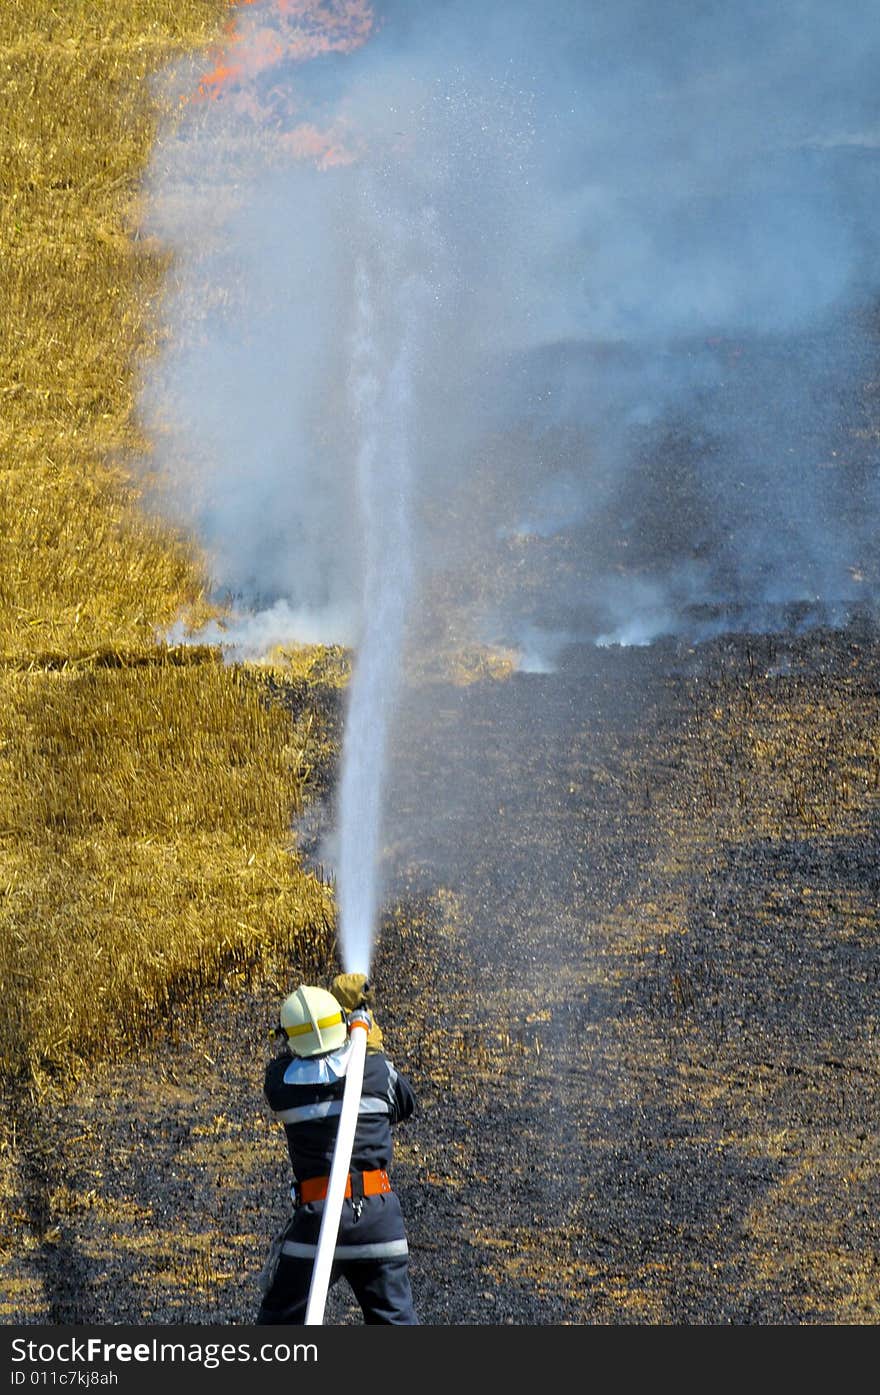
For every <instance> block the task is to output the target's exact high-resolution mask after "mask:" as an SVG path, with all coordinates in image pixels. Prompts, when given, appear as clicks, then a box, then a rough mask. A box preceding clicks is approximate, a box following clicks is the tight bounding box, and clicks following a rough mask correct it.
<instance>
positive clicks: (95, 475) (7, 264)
mask: <svg viewBox="0 0 880 1395" xmlns="http://www.w3.org/2000/svg"><path fill="white" fill-rule="evenodd" d="M226 13H227V4H226V0H137V2H135V0H92V3H86V0H54V3H51V4H50V3H47V2H46V0H5V3H4V5H3V6H2V9H0V123H2V140H0V287H2V305H3V315H2V317H0V978H2V982H3V985H4V1002H3V1012H2V1014H0V1067H2V1071H3V1072H4V1073H6V1074H10V1073H14V1074H20V1073H22V1072H24V1073H27V1072H30V1073H31V1074H33V1073H34V1072H35V1071H36V1072H39V1071H40V1070H44V1069H46V1068H48V1067H50V1066H51V1064H52V1063H53V1062H61V1061H66V1062H67V1063H68V1064H71V1063H73V1062H74V1061H75V1060H76V1059H77V1058H79V1059H80V1060H88V1059H89V1058H90V1057H93V1056H94V1055H95V1054H96V1053H105V1052H107V1051H109V1050H112V1049H114V1048H115V1047H117V1046H118V1043H119V1042H120V1041H127V1042H132V1041H136V1040H140V1039H142V1037H143V1035H144V1033H145V1032H148V1031H149V1030H151V1029H152V1028H153V1027H154V1026H155V1024H156V1023H157V1022H158V1021H161V1020H162V1018H163V1014H166V1013H167V1012H168V1010H169V1008H170V1007H171V1006H172V1005H173V1004H174V1003H175V1002H177V1001H179V1000H180V999H181V998H182V996H184V995H186V996H187V998H188V999H189V1000H193V999H197V998H198V996H199V994H200V993H201V992H202V991H203V990H204V989H205V988H206V987H208V986H210V985H213V984H214V983H216V981H217V979H218V976H222V975H224V974H226V973H228V972H229V971H230V970H235V969H236V968H238V969H241V970H249V969H250V968H251V967H252V966H253V965H254V964H255V963H257V962H258V961H259V960H260V959H261V958H262V957H264V956H265V955H266V954H267V953H271V952H272V951H273V950H277V949H281V950H283V951H284V952H285V953H289V951H290V949H291V946H293V945H295V944H296V942H297V939H298V937H300V938H303V939H307V940H308V941H309V943H313V944H324V945H327V944H329V939H328V935H329V932H330V927H331V923H332V909H333V908H332V899H331V897H330V893H329V892H328V890H327V888H325V887H324V886H322V885H321V884H320V883H319V882H318V881H317V880H315V879H314V878H313V877H312V876H310V875H308V874H307V873H305V872H304V871H303V870H302V869H301V868H300V866H299V864H298V862H297V860H296V857H295V855H294V853H293V851H292V848H291V836H290V831H289V830H290V822H291V818H292V815H293V814H294V812H295V811H296V809H297V808H298V807H299V805H300V803H301V800H302V797H303V791H304V789H305V788H307V785H308V781H309V777H310V762H311V761H312V759H313V755H314V738H313V733H312V727H311V724H310V721H309V718H308V691H309V687H310V683H311V682H312V681H313V680H311V679H309V678H308V677H306V678H303V677H300V678H299V679H298V680H297V681H298V685H299V686H298V689H297V692H298V693H299V696H300V701H299V702H298V706H297V710H299V711H300V712H301V714H302V715H301V717H300V718H299V720H298V722H294V720H293V718H292V716H291V714H290V712H289V711H286V710H285V709H284V708H283V707H282V705H281V704H279V702H278V701H277V689H278V684H277V683H276V685H275V686H274V688H273V690H272V691H270V688H269V685H268V684H267V683H266V682H265V680H264V678H263V677H262V676H261V673H260V671H258V670H249V669H246V668H241V667H236V666H231V665H225V664H223V663H222V662H221V661H220V658H219V656H218V655H217V654H216V653H215V652H213V651H211V650H192V651H175V650H171V649H168V648H166V647H165V646H164V645H163V644H162V643H161V641H160V640H158V639H157V635H159V636H161V634H162V631H163V627H165V626H167V625H168V624H169V623H170V622H171V621H172V620H173V619H174V618H175V617H176V616H178V615H179V614H181V613H184V612H185V613H188V614H189V615H190V616H193V617H195V616H198V614H199V613H200V610H201V611H204V610H205V609H206V606H205V601H204V596H205V591H206V587H207V579H206V575H205V569H204V564H203V561H202V559H201V558H200V556H199V554H198V551H197V549H196V548H195V547H194V546H193V544H192V542H191V540H189V539H187V538H186V537H183V536H179V535H177V534H176V533H175V532H174V531H173V530H172V529H171V528H170V527H168V526H167V525H165V524H163V523H162V522H160V521H158V520H156V519H155V518H153V517H151V516H149V514H148V513H147V511H146V510H145V508H144V507H143V504H142V490H143V483H144V482H143V478H142V475H141V473H140V471H141V468H142V467H141V465H140V464H139V462H140V461H142V460H143V459H144V458H145V457H146V456H147V455H148V444H149V443H148V442H146V441H145V440H144V439H143V436H142V432H141V431H140V429H139V426H138V422H137V414H136V392H137V372H138V364H139V363H140V362H141V361H142V359H143V356H144V355H149V354H150V353H152V352H155V348H156V335H157V330H156V323H155V308H156V305H157V303H158V298H159V296H160V295H161V291H162V285H163V277H164V276H165V274H166V272H167V270H168V267H167V263H166V258H165V255H164V253H163V252H162V249H157V248H155V247H154V246H148V245H146V244H144V243H142V242H141V241H140V240H139V239H138V237H137V222H138V219H137V210H138V198H139V190H140V182H141V179H142V176H143V173H144V170H145V167H146V164H147V161H148V159H149V154H150V150H151V145H152V142H153V139H154V136H155V128H156V122H157V119H158V115H159V113H158V111H157V108H156V105H155V103H156V98H155V97H154V95H153V92H154V89H153V87H152V86H151V84H150V76H151V74H153V73H155V72H157V71H158V70H159V69H161V68H162V67H163V66H164V65H165V64H166V63H168V62H169V61H171V60H172V59H174V58H175V57H177V56H179V55H180V54H181V53H183V52H184V51H186V50H190V49H193V48H195V47H197V46H206V45H208V44H209V43H210V41H211V39H212V38H216V36H217V35H218V34H219V33H220V31H221V28H222V24H223V20H224V18H225V16H226ZM289 681H290V682H293V680H292V679H291V680H289ZM283 683H284V680H283V679H282V680H281V685H282V687H283ZM303 695H305V696H303Z"/></svg>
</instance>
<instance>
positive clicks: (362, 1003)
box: [330, 974, 383, 1051]
mask: <svg viewBox="0 0 880 1395" xmlns="http://www.w3.org/2000/svg"><path fill="white" fill-rule="evenodd" d="M330 992H331V993H332V994H333V996H334V998H335V999H336V1001H337V1002H338V1003H340V1004H341V1006H342V1007H344V1008H345V1010H346V1012H355V1011H356V1010H357V1008H359V1007H368V1005H369V1003H370V1002H371V1000H372V997H373V993H372V989H371V987H370V984H369V983H368V982H367V976H366V974H337V975H336V977H335V979H334V980H333V982H332V984H331V985H330ZM369 1013H370V1021H371V1022H372V1024H373V1025H372V1026H371V1028H370V1030H369V1032H368V1033H367V1050H368V1051H381V1050H382V1047H383V1041H382V1028H381V1027H380V1026H379V1024H378V1022H377V1021H376V1018H375V1015H374V1013H373V1010H372V1008H369Z"/></svg>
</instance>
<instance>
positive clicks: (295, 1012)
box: [280, 984, 348, 1056]
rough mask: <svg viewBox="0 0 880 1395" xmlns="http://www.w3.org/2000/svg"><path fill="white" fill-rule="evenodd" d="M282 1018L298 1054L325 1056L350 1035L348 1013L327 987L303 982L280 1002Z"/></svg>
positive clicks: (285, 1031) (289, 1040) (291, 1043)
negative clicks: (313, 985) (314, 986)
mask: <svg viewBox="0 0 880 1395" xmlns="http://www.w3.org/2000/svg"><path fill="white" fill-rule="evenodd" d="M280 1020H281V1030H282V1031H283V1032H284V1034H285V1036H286V1037H287V1044H288V1046H289V1047H290V1049H291V1051H292V1052H293V1054H294V1055H295V1056H322V1055H324V1054H325V1052H327V1051H336V1050H337V1049H338V1047H340V1046H342V1045H343V1044H344V1043H345V1041H346V1040H347V1038H348V1022H347V1020H346V1016H345V1013H344V1012H343V1010H342V1008H341V1007H340V1005H339V1003H338V1002H337V1001H336V999H335V998H334V997H333V994H332V993H328V992H327V990H326V989H325V988H310V987H308V986H307V985H306V984H301V985H300V987H299V988H297V990H296V992H294V993H291V994H290V995H289V996H288V997H286V998H285V999H284V1002H283V1003H282V1004H281V1013H280Z"/></svg>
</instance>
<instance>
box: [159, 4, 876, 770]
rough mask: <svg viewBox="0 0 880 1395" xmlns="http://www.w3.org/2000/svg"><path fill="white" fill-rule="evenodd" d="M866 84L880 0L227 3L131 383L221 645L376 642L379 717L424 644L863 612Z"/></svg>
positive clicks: (872, 569)
mask: <svg viewBox="0 0 880 1395" xmlns="http://www.w3.org/2000/svg"><path fill="white" fill-rule="evenodd" d="M878 71H880V12H878V10H877V7H876V5H875V4H874V3H873V0H843V3H841V4H839V5H834V6H831V5H828V4H827V3H824V0H821V2H820V0H778V3H776V4H773V5H767V4H766V3H764V0H742V3H740V4H737V5H731V4H730V3H721V0H700V3H694V0H668V3H665V4H663V5H657V4H655V3H652V0H618V3H615V4H608V3H604V0H595V3H591V0H546V3H543V4H541V5H535V4H532V3H530V0H486V3H482V4H478V5H475V4H473V3H470V0H468V3H465V0H430V3H421V2H420V0H375V3H373V4H372V5H368V4H366V2H365V0H335V2H334V0H262V3H260V0H257V3H254V4H251V5H247V6H241V7H238V8H237V9H235V10H234V11H233V12H232V23H231V28H230V34H229V36H228V41H227V43H226V45H225V47H224V48H223V50H222V51H221V52H219V53H218V54H217V55H216V64H215V66H214V67H213V69H212V68H211V67H210V64H209V65H207V66H206V65H204V64H203V65H202V66H201V67H198V66H195V67H193V66H189V67H187V68H186V69H183V70H180V69H178V70H176V71H175V72H174V73H173V74H171V75H170V76H169V78H168V82H169V84H170V86H171V89H172V91H173V92H174V93H175V94H176V95H177V96H178V97H179V98H180V105H179V116H178V117H177V119H176V120H175V122H174V124H173V126H169V128H168V129H167V130H166V131H165V132H164V133H163V135H162V137H161V139H160V141H159V143H158V146H157V152H156V156H155V160H154V163H153V168H152V171H151V178H150V185H149V190H148V194H149V199H148V210H149V211H148V218H147V230H149V231H151V232H153V233H155V234H156V235H158V236H159V237H160V238H161V239H162V241H163V242H164V243H165V244H166V245H169V246H170V247H171V248H172V249H173V251H174V252H175V263H174V274H173V281H172V285H171V288H170V289H169V292H168V294H167V296H166V299H165V302H164V305H163V314H164V317H165V323H166V327H167V349H166V351H165V352H164V354H163V355H162V356H161V359H160V360H159V362H158V363H157V365H156V366H155V368H154V369H153V370H152V371H151V373H150V375H149V378H148V380H147V381H146V382H145V384H144V393H143V410H144V414H145V417H146V420H147V423H148V425H149V427H150V429H151V432H152V436H153V439H154V442H155V462H154V463H155V467H156V473H157V476H158V479H159V482H160V486H161V494H162V500H163V507H164V508H166V509H169V510H171V511H173V513H174V516H175V517H176V518H177V519H178V520H182V521H184V522H185V523H186V524H187V525H188V526H189V527H191V528H192V529H193V530H194V531H195V532H196V534H197V535H198V537H199V538H200V539H201V540H202V542H203V544H204V547H205V549H206V552H207V555H208V556H209V558H210V562H211V566H212V569H213V576H214V583H215V587H216V592H217V595H218V596H222V597H224V598H225V599H227V600H229V601H230V603H231V605H232V606H233V608H234V610H235V613H236V618H235V619H234V620H232V621H231V622H230V628H229V630H228V631H227V632H226V633H227V636H228V639H229V642H230V643H231V644H233V645H235V644H237V645H239V646H240V647H243V648H244V649H245V650H246V649H247V646H248V644H251V645H253V644H255V643H258V642H259V641H258V640H257V639H255V638H254V637H255V636H259V635H260V634H265V633H271V634H272V635H273V636H275V635H277V636H278V637H280V638H287V639H297V638H306V639H310V638H314V637H316V636H320V637H322V638H324V639H326V640H328V641H329V640H344V641H346V642H350V643H353V644H355V645H356V646H360V647H361V648H362V647H363V643H364V641H365V640H366V639H367V637H368V636H369V634H370V633H375V634H378V633H381V634H382V635H383V636H384V640H385V641H386V643H385V648H384V650H381V651H376V650H374V649H372V648H371V646H370V645H369V644H367V653H368V654H376V653H377V652H378V653H379V658H378V659H377V661H376V663H377V666H376V667H374V668H373V669H372V670H371V672H372V676H371V677H370V678H369V679H367V678H366V677H364V680H363V681H364V683H365V684H366V685H367V688H366V690H362V693H365V694H366V695H365V696H364V701H365V702H367V704H368V706H369V702H371V701H375V702H377V703H378V702H380V699H381V701H389V702H390V701H391V699H392V697H393V694H394V692H395V686H396V682H397V677H396V668H397V665H398V659H397V656H398V655H399V653H400V652H401V647H402V644H403V638H404V634H405V633H406V634H409V636H410V638H411V639H412V638H413V637H416V638H421V640H422V641H424V642H428V643H431V642H437V643H440V642H441V641H444V642H445V641H449V642H456V643H466V642H471V641H478V642H481V643H490V644H497V645H503V646H506V647H507V648H509V649H510V650H512V651H513V652H515V653H517V654H519V656H520V661H521V663H522V666H523V667H524V668H525V669H531V670H536V671H539V672H540V671H544V670H546V669H548V668H552V666H553V664H554V663H555V662H556V661H557V659H558V656H559V654H560V653H561V651H562V650H563V649H564V648H565V646H566V645H567V644H571V643H588V644H600V645H608V644H630V643H635V644H646V643H650V642H651V641H652V640H653V639H655V638H656V637H657V636H660V635H668V634H681V635H687V636H689V637H694V638H699V637H701V636H703V635H708V634H711V633H714V632H717V631H719V630H723V629H745V628H755V629H765V628H774V627H784V626H792V625H801V624H810V623H815V622H823V623H832V624H833V623H837V622H839V621H841V620H842V619H844V618H846V616H847V615H849V614H850V613H851V612H852V610H853V609H862V610H864V609H872V608H873V607H874V604H875V601H876V596H877V588H878V557H877V541H876V537H877V532H876V527H875V515H876V508H877V493H878V489H877V486H878V469H877V450H876V442H877V429H878V428H877V415H876V399H877V382H878V374H877V292H878V285H877V281H878V278H880V271H878V268H880V255H878V254H880V219H878V217H877V207H878V199H877V194H878V171H880V88H878V84H877V78H876V75H877V72H878ZM365 297H366V299H365ZM367 304H368V310H367V309H365V305H367ZM365 315H366V316H367V319H365ZM365 335H366V336H367V339H368V341H369V343H368V344H366V340H365ZM365 345H366V347H365ZM358 382H360V386H359V387H358ZM366 477H368V480H367V486H366V492H365V485H364V480H365V478H366ZM359 479H360V483H359ZM383 577H384V578H385V579H386V581H388V579H389V578H390V581H389V584H390V586H391V589H392V591H393V592H394V596H393V597H392V599H393V601H394V604H393V605H392V606H391V609H390V611H388V612H384V611H382V609H381V607H382V606H383V605H386V604H387V603H388V599H389V598H388V596H387V595H386V596H385V598H384V600H383V599H382V597H381V596H380V595H379V594H378V593H377V589H376V588H377V585H379V584H380V582H381V580H382V578H383ZM405 601H406V602H408V604H404V602H405ZM371 627H372V629H371ZM285 631H286V633H285ZM367 662H368V660H367V658H364V665H365V668H366V665H367ZM383 685H384V686H385V689H386V690H385V692H384V694H383ZM369 694H372V698H370V697H369ZM357 701H359V699H358V698H357V696H355V698H354V699H353V708H352V711H353V712H356V711H357V707H356V703H357ZM372 710H373V709H371V711H372ZM369 720H372V718H370V719H369ZM380 725H381V723H380ZM378 740H379V744H380V746H381V737H379V738H378Z"/></svg>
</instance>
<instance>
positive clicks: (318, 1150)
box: [265, 1043, 415, 1260]
mask: <svg viewBox="0 0 880 1395" xmlns="http://www.w3.org/2000/svg"><path fill="white" fill-rule="evenodd" d="M349 1051H350V1046H349V1044H348V1043H346V1044H345V1046H343V1047H341V1048H340V1049H339V1050H338V1051H334V1052H331V1053H330V1054H329V1055H327V1056H310V1057H299V1056H290V1055H288V1054H286V1053H285V1054H283V1055H281V1056H276V1058H275V1059H274V1060H273V1061H271V1062H270V1063H269V1065H268V1067H267V1069H266V1079H265V1094H266V1099H267V1101H268V1103H269V1107H270V1108H271V1110H272V1112H273V1113H274V1115H275V1118H276V1119H278V1120H279V1122H280V1123H282V1124H283V1125H284V1130H285V1133H286V1135H287V1148H288V1151H289V1153H290V1161H291V1165H292V1167H293V1175H294V1179H295V1181H296V1182H302V1181H305V1180H306V1179H307V1178H310V1177H329V1175H330V1168H331V1165H332V1162H333V1150H334V1147H335V1144H336V1134H337V1130H338V1128H339V1116H340V1113H341V1112H342V1095H343V1092H344V1089H345V1070H346V1066H347V1064H348V1057H349ZM414 1108H415V1096H414V1094H413V1091H412V1086H411V1085H410V1083H409V1081H408V1080H407V1079H406V1077H405V1076H403V1075H401V1074H400V1072H399V1071H397V1070H395V1068H394V1066H393V1065H392V1063H391V1061H390V1060H389V1059H388V1057H387V1056H386V1055H385V1054H384V1052H381V1051H368V1052H367V1054H366V1057H365V1059H364V1079H363V1087H362V1090H361V1099H360V1105H359V1107H358V1120H357V1127H356V1130H355V1136H354V1145H353V1147H352V1154H351V1163H350V1164H349V1169H350V1171H351V1172H353V1173H357V1172H372V1171H374V1170H376V1169H377V1168H384V1169H386V1170H387V1169H388V1168H389V1167H390V1164H391V1157H392V1140H391V1129H392V1126H393V1125H394V1124H396V1123H398V1122H399V1121H400V1120H402V1119H407V1118H409V1116H410V1115H411V1114H412V1113H413V1110H414ZM356 1191H357V1188H356V1187H354V1188H353V1193H356ZM323 1208H324V1203H323V1201H315V1202H309V1203H307V1204H306V1205H302V1206H297V1209H296V1212H295V1214H294V1218H293V1221H292V1223H291V1225H290V1226H289V1227H288V1229H287V1232H286V1238H285V1241H284V1245H283V1253H284V1254H285V1255H287V1256H289V1257H291V1258H313V1257H314V1254H315V1247H316V1243H317V1239H318V1232H319V1230H320V1227H321V1216H322V1214H323ZM406 1254H407V1243H406V1231H405V1229H404V1223H403V1216H402V1214H401V1210H400V1203H399V1201H398V1199H397V1197H396V1195H395V1194H394V1192H384V1193H380V1194H379V1195H375V1196H366V1197H363V1198H358V1197H357V1196H355V1195H353V1197H352V1199H350V1200H349V1199H346V1200H345V1201H344V1202H343V1206H342V1216H341V1219H340V1225H339V1235H338V1240H337V1245H336V1258H337V1259H338V1260H346V1259H349V1260H353V1259H383V1258H390V1257H392V1256H401V1255H406Z"/></svg>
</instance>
